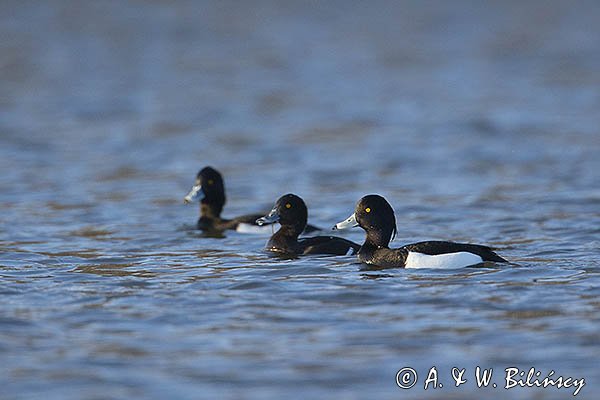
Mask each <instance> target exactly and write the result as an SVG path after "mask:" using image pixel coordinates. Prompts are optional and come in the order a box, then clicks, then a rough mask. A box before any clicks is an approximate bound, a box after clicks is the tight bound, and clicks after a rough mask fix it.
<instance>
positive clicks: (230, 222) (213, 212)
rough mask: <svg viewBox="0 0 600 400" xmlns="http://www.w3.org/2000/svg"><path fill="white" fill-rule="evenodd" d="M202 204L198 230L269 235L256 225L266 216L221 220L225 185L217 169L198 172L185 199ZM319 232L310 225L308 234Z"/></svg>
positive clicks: (251, 215) (266, 230)
mask: <svg viewBox="0 0 600 400" xmlns="http://www.w3.org/2000/svg"><path fill="white" fill-rule="evenodd" d="M194 201H199V202H200V218H199V219H198V229H201V230H203V231H209V232H219V231H224V230H229V229H231V230H235V231H238V232H242V233H268V232H270V231H271V229H266V228H267V227H261V226H259V225H257V224H256V220H257V219H258V218H260V217H261V216H262V215H264V214H262V213H261V214H250V215H242V216H239V217H236V218H232V219H225V218H221V212H222V211H223V206H224V205H225V201H226V199H225V184H224V183H223V177H222V176H221V174H220V173H219V171H217V170H216V169H214V168H212V167H204V168H202V169H201V170H200V172H198V175H197V176H196V182H195V184H194V186H193V187H192V189H191V190H190V192H189V193H188V194H187V195H186V196H185V197H184V198H183V202H184V203H186V204H189V203H192V202H194ZM316 230H319V228H317V227H315V226H312V225H308V226H307V230H306V232H312V231H316Z"/></svg>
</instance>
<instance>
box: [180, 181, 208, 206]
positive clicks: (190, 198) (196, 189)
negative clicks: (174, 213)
mask: <svg viewBox="0 0 600 400" xmlns="http://www.w3.org/2000/svg"><path fill="white" fill-rule="evenodd" d="M204 197H205V195H204V191H203V190H202V186H201V185H194V186H192V190H190V192H189V193H188V194H187V195H186V196H185V197H184V198H183V202H184V203H185V204H189V203H191V202H194V201H200V200H202V199H203V198H204Z"/></svg>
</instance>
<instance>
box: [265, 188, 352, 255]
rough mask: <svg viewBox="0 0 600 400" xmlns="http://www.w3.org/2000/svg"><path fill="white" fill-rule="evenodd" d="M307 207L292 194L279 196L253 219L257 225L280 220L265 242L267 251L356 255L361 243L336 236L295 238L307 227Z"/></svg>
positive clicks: (297, 253)
mask: <svg viewBox="0 0 600 400" xmlns="http://www.w3.org/2000/svg"><path fill="white" fill-rule="evenodd" d="M307 218H308V210H307V209H306V204H305V203H304V200H302V199H301V198H300V197H298V196H296V195H295V194H291V193H290V194H286V195H284V196H281V197H280V198H279V199H278V200H277V202H276V203H275V206H274V207H273V209H272V210H271V212H269V214H267V215H265V216H264V217H262V218H259V219H258V220H257V221H256V222H257V223H258V224H259V225H263V224H272V223H274V222H279V224H280V225H281V227H280V228H279V230H278V231H277V232H275V233H274V234H273V236H271V238H270V239H269V241H268V242H267V247H266V248H267V250H269V251H272V252H276V253H283V254H291V255H304V254H331V255H346V254H356V252H357V251H358V249H359V248H360V245H358V244H356V243H354V242H351V241H349V240H346V239H342V238H339V237H335V236H314V237H307V238H302V239H298V235H300V233H302V231H303V230H304V228H305V227H306V220H307Z"/></svg>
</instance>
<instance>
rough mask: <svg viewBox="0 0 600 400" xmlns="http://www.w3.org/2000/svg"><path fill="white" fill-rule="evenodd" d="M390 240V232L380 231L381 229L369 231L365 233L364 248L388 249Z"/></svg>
mask: <svg viewBox="0 0 600 400" xmlns="http://www.w3.org/2000/svg"><path fill="white" fill-rule="evenodd" d="M391 238H392V230H391V229H388V230H381V229H369V230H368V231H367V238H366V240H365V244H364V245H365V246H367V247H372V248H374V249H381V248H385V249H387V248H389V244H390V239H391Z"/></svg>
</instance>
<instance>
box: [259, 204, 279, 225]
mask: <svg viewBox="0 0 600 400" xmlns="http://www.w3.org/2000/svg"><path fill="white" fill-rule="evenodd" d="M277 221H279V213H278V212H277V208H274V209H272V210H271V211H270V212H269V213H268V214H267V215H265V216H264V217H261V218H259V219H257V220H256V224H257V225H260V226H263V225H270V224H274V223H275V222H277Z"/></svg>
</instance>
